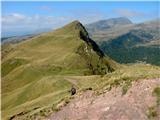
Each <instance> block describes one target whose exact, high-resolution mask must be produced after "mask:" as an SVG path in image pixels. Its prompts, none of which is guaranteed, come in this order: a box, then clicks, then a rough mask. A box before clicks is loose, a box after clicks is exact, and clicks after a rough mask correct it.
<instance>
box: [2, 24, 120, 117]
mask: <svg viewBox="0 0 160 120" xmlns="http://www.w3.org/2000/svg"><path fill="white" fill-rule="evenodd" d="M117 65H118V64H117V63H116V62H114V61H112V60H111V59H110V58H108V57H107V56H105V55H104V53H103V52H102V51H101V50H100V49H99V47H98V45H97V44H96V43H95V42H94V41H93V40H91V39H90V38H89V36H88V33H87V31H86V30H85V28H84V27H83V25H82V24H81V23H79V22H78V21H74V22H72V23H70V24H68V25H66V26H64V27H63V28H61V29H57V30H55V31H52V32H49V33H44V34H41V35H39V36H36V37H33V38H31V39H29V40H26V41H23V42H20V43H17V44H11V45H10V44H8V45H4V46H2V111H3V112H2V115H3V117H4V116H5V117H8V116H10V115H13V114H15V113H19V112H20V111H23V110H26V109H27V110H32V109H35V108H36V106H40V107H42V106H46V105H48V104H50V103H52V104H53V103H54V102H58V100H61V98H64V97H65V96H67V95H69V93H68V92H67V91H68V90H69V89H70V88H71V85H72V83H70V82H69V81H66V80H65V78H64V76H65V75H103V74H106V73H109V72H112V71H114V70H115V69H116V66H117ZM59 95H60V96H59ZM51 101H53V102H51ZM26 106H27V107H26Z"/></svg>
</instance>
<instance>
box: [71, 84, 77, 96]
mask: <svg viewBox="0 0 160 120" xmlns="http://www.w3.org/2000/svg"><path fill="white" fill-rule="evenodd" d="M74 94H76V88H75V87H74V86H72V88H71V95H74Z"/></svg>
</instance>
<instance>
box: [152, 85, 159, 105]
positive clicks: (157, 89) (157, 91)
mask: <svg viewBox="0 0 160 120" xmlns="http://www.w3.org/2000/svg"><path fill="white" fill-rule="evenodd" d="M153 95H154V96H156V97H157V105H160V86H158V87H156V88H155V89H154V90H153Z"/></svg>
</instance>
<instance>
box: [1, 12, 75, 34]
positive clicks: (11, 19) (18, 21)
mask: <svg viewBox="0 0 160 120" xmlns="http://www.w3.org/2000/svg"><path fill="white" fill-rule="evenodd" d="M72 20H73V18H72V17H67V16H45V15H32V16H26V15H23V14H19V13H12V14H10V15H5V16H2V35H3V34H7V32H9V33H14V32H15V33H17V32H19V33H24V32H25V31H26V32H27V31H31V32H35V31H43V30H44V31H45V30H46V29H55V28H58V27H61V26H63V25H64V24H66V23H68V22H70V21H72ZM4 36H5V35H4Z"/></svg>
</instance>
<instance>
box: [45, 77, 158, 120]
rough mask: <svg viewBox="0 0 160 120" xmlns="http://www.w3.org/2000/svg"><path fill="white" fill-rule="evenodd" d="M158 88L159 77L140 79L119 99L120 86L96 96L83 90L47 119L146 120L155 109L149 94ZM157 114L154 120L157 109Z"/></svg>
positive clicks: (153, 101) (154, 99) (154, 98)
mask: <svg viewBox="0 0 160 120" xmlns="http://www.w3.org/2000/svg"><path fill="white" fill-rule="evenodd" d="M159 85H160V79H159V78H157V79H148V80H141V81H138V82H135V83H133V84H132V87H131V88H130V89H129V91H128V92H127V93H126V94H125V95H123V96H122V92H121V88H120V87H118V88H113V89H112V90H111V91H109V92H106V93H105V94H103V95H100V96H96V95H95V94H94V93H93V91H86V92H85V93H84V94H82V95H81V96H79V97H77V98H75V99H74V100H72V101H71V102H70V103H69V104H68V105H67V106H65V107H64V108H62V109H61V110H60V111H59V112H56V113H53V114H52V115H51V116H50V117H48V118H47V120H66V119H67V120H75V118H76V119H77V120H149V118H148V117H147V112H148V108H149V107H151V106H156V97H154V96H152V92H153V89H154V88H155V87H157V86H159ZM157 113H158V116H157V117H155V120H158V119H159V118H160V114H159V113H160V108H157Z"/></svg>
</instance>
